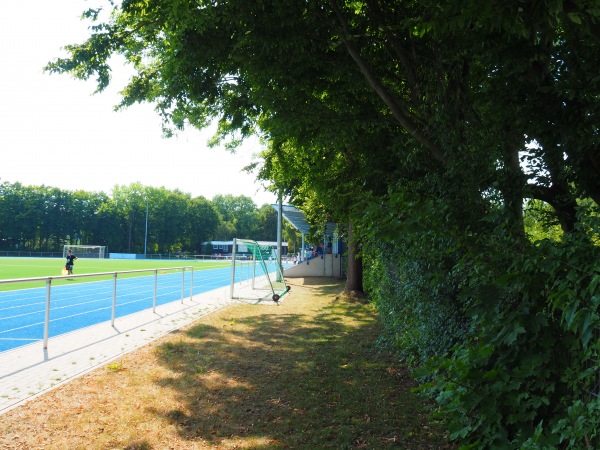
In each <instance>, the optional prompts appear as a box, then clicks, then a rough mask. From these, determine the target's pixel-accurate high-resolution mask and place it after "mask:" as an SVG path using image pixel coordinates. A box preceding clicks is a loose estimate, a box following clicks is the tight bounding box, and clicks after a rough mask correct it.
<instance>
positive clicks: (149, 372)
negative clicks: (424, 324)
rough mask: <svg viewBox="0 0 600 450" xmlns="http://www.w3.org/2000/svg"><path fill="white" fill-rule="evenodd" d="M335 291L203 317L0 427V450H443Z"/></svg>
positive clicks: (437, 431) (353, 310)
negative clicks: (22, 449)
mask: <svg viewBox="0 0 600 450" xmlns="http://www.w3.org/2000/svg"><path fill="white" fill-rule="evenodd" d="M341 289H342V285H341V284H340V282H338V281H332V280H324V283H323V284H322V285H318V284H316V285H310V284H307V283H304V284H299V285H297V286H294V288H293V290H292V292H291V294H290V295H289V296H288V297H286V299H285V301H283V302H281V304H280V305H279V306H278V307H277V308H275V309H274V308H273V307H272V306H266V305H265V306H257V305H248V304H243V305H239V304H238V305H232V306H230V307H227V308H224V309H222V310H220V311H218V312H216V313H213V314H211V315H209V316H206V317H203V318H202V319H200V320H199V321H198V322H196V323H195V324H193V325H191V326H188V327H186V328H184V329H181V330H179V331H178V332H175V333H172V334H170V335H168V336H165V337H164V338H161V339H160V340H158V341H156V342H154V343H153V344H149V345H147V346H145V347H143V348H141V349H138V350H136V351H135V352H132V353H130V354H128V355H126V356H125V357H123V358H122V359H121V360H119V361H118V362H116V363H111V364H110V365H109V366H108V367H107V368H108V371H107V370H100V371H94V372H92V373H90V374H88V375H86V376H84V377H82V378H80V379H77V380H75V381H73V382H71V383H69V384H66V385H64V386H62V387H60V388H58V389H56V390H55V391H52V392H51V393H49V394H47V395H45V396H43V397H41V398H38V399H37V400H34V401H32V402H30V403H28V404H26V405H25V406H23V407H20V408H17V409H15V410H13V411H11V412H9V413H7V414H5V415H4V416H0V436H2V437H0V447H2V445H4V444H5V443H11V445H13V444H15V443H18V444H19V445H21V446H22V447H25V448H26V447H27V446H29V448H36V445H37V444H36V442H43V443H44V446H43V448H48V449H59V448H60V449H62V448H98V449H100V448H152V449H160V448H172V449H209V448H210V449H216V448H219V449H233V448H238V449H240V448H242V449H279V448H306V449H317V448H369V449H375V448H377V449H385V448H403V449H411V448H418V449H427V448H432V449H433V448H435V449H439V448H445V447H446V445H447V444H446V438H445V433H444V431H443V429H442V428H441V427H439V426H438V424H436V423H434V422H433V421H431V420H430V419H428V414H429V412H430V409H429V408H430V406H429V405H428V404H424V403H423V401H422V399H420V398H418V397H416V395H415V394H414V393H413V392H412V391H411V389H412V387H414V384H413V382H412V381H411V380H410V377H409V376H408V373H407V371H406V370H405V369H404V368H403V367H402V366H401V365H399V364H398V361H397V360H396V359H395V358H394V357H393V355H390V354H388V353H386V352H385V351H382V350H381V349H378V348H376V345H375V342H376V340H377V338H378V336H379V333H380V325H379V323H378V321H377V317H376V314H375V312H374V311H373V309H372V308H371V306H369V305H368V304H366V303H365V302H356V301H346V300H345V299H344V297H343V296H340V295H339V292H340V291H341ZM113 364H117V365H118V367H121V368H123V367H126V368H127V370H112V369H111V368H110V366H111V365H113ZM50 410H52V411H53V412H52V413H51V412H50ZM142 436H143V438H141V437H142ZM38 447H39V446H38ZM8 448H10V447H8ZM448 448H449V447H448Z"/></svg>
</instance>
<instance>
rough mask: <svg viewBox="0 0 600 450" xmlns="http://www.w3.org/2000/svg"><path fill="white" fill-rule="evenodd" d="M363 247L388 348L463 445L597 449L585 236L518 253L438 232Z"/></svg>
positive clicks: (597, 329)
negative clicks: (410, 372)
mask: <svg viewBox="0 0 600 450" xmlns="http://www.w3.org/2000/svg"><path fill="white" fill-rule="evenodd" d="M588 231H589V230H588ZM478 241H479V242H478ZM455 244H456V245H455ZM503 245H504V248H502V246H503ZM366 247H367V250H366V251H365V263H366V264H365V268H366V271H365V272H366V277H365V278H366V288H367V290H368V292H369V294H370V295H371V297H372V299H373V301H374V303H375V304H376V306H377V308H378V311H379V313H380V317H381V319H382V321H383V323H384V325H385V329H386V336H385V340H386V341H387V343H388V344H389V345H393V346H394V348H395V349H396V350H397V351H398V354H399V356H400V357H401V358H402V359H403V360H405V361H406V362H407V363H409V364H410V366H411V367H412V368H413V369H414V373H415V376H416V377H417V378H419V379H420V380H422V381H423V385H422V388H421V390H422V391H423V392H424V393H427V394H429V395H430V396H432V397H434V398H435V399H436V400H437V402H438V404H439V414H440V415H441V416H442V417H443V418H444V420H445V421H446V423H447V425H448V427H449V429H450V433H451V436H452V438H453V439H455V440H456V441H457V442H458V443H459V444H460V445H461V446H462V448H482V449H483V448H485V449H490V448H497V449H507V448H510V449H517V448H524V449H533V448H535V449H540V448H548V449H553V448H570V449H586V448H600V426H599V425H600V401H599V397H598V396H599V394H600V363H599V356H600V355H599V351H600V339H599V337H600V316H599V314H598V307H599V306H600V289H599V288H600V265H599V263H598V262H599V261H600V251H599V249H598V247H597V246H596V245H594V243H593V242H592V240H590V233H589V232H587V233H586V232H583V230H580V232H576V233H571V234H569V235H566V236H565V237H564V239H563V241H562V242H557V241H552V240H542V241H539V242H536V243H534V244H531V245H528V246H526V247H525V248H521V249H518V251H515V250H514V249H511V248H510V247H509V246H508V241H506V242H503V241H502V238H501V237H498V238H497V240H494V238H490V236H489V235H488V236H486V237H485V238H484V237H481V236H480V237H477V236H471V242H470V243H469V245H462V246H461V245H458V244H457V243H456V242H454V243H453V242H452V241H451V239H450V238H449V237H448V234H441V233H440V234H438V235H437V236H435V235H431V234H429V235H424V234H420V233H415V234H411V235H409V234H405V235H404V239H402V240H398V239H396V240H395V242H394V243H391V244H379V245H378V244H375V243H374V241H373V242H369V243H368V245H367V246H366ZM492 247H493V249H492ZM457 248H461V249H464V250H465V251H467V252H468V251H473V250H475V249H477V248H478V249H479V252H478V253H471V254H469V255H468V257H467V255H465V254H464V253H461V252H459V251H458V250H452V249H457ZM469 249H470V250H469ZM492 250H493V251H492ZM464 261H469V264H465V263H464Z"/></svg>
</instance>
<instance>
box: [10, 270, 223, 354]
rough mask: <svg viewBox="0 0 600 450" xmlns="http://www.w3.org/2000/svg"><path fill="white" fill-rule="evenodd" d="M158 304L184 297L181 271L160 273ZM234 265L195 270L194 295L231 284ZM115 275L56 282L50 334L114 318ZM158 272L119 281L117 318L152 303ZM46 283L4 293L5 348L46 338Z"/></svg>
mask: <svg viewBox="0 0 600 450" xmlns="http://www.w3.org/2000/svg"><path fill="white" fill-rule="evenodd" d="M157 280H158V281H157V291H156V305H163V304H166V303H169V302H173V301H177V300H179V301H181V297H182V295H181V286H182V275H181V272H174V273H169V274H159V275H158V278H157ZM230 283H231V269H230V268H222V269H210V270H195V271H194V289H193V294H194V295H196V294H201V293H203V292H207V291H211V290H213V289H218V288H221V287H224V286H228V285H229V284H230ZM183 284H184V292H183V295H184V297H186V298H187V297H189V295H190V289H191V273H190V272H186V273H185V282H184V283H183ZM113 286H114V283H113V279H112V278H110V279H107V280H106V281H94V282H88V283H86V282H80V283H73V284H70V285H61V286H52V289H51V297H50V325H49V333H48V335H49V337H54V336H58V335H60V334H63V333H68V332H70V331H74V330H78V329H80V328H84V327H88V326H90V325H95V324H98V323H101V322H106V321H110V320H111V315H112V304H113ZM153 293H154V275H153V274H152V275H149V276H141V277H136V278H120V279H118V280H117V295H116V305H117V306H116V310H115V317H123V316H125V315H127V314H132V313H135V312H138V311H143V310H145V309H150V308H152V302H153V297H154V294H153ZM45 312H46V287H45V286H44V287H39V288H33V289H23V290H15V291H6V292H0V352H3V351H6V350H10V349H13V348H16V347H20V346H22V345H26V344H29V343H32V342H36V341H41V340H43V337H44V317H45Z"/></svg>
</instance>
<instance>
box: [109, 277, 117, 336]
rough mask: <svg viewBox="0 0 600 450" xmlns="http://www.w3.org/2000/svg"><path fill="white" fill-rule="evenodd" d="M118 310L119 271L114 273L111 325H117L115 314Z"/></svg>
mask: <svg viewBox="0 0 600 450" xmlns="http://www.w3.org/2000/svg"><path fill="white" fill-rule="evenodd" d="M116 311H117V272H115V273H114V274H113V299H112V316H111V319H110V324H111V326H113V327H114V326H115V316H116Z"/></svg>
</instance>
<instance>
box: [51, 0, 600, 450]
mask: <svg viewBox="0 0 600 450" xmlns="http://www.w3.org/2000/svg"><path fill="white" fill-rule="evenodd" d="M110 3H111V5H113V3H112V2H110ZM113 8H114V13H113V14H112V15H111V16H110V17H108V18H107V20H104V19H103V16H102V15H101V9H93V8H91V9H88V10H87V11H86V12H85V13H84V17H86V18H88V19H90V20H91V21H92V27H91V28H90V37H89V38H88V39H87V40H86V42H84V43H82V44H76V45H71V46H67V47H66V50H67V51H68V52H69V56H68V57H67V58H63V59H58V60H56V61H54V62H52V63H50V64H49V65H48V66H47V67H46V69H47V70H48V71H50V72H62V73H69V74H71V75H73V76H75V77H79V78H82V79H87V78H89V77H91V76H96V77H97V78H96V80H97V83H98V90H100V91H102V90H103V89H104V88H105V87H106V86H107V84H108V83H109V82H110V70H111V68H110V64H111V63H112V61H113V59H112V58H111V57H112V56H113V55H115V54H119V55H122V56H123V57H124V58H125V59H126V60H127V61H128V62H129V63H130V64H131V65H132V67H133V68H134V69H135V71H136V73H135V75H134V76H133V77H132V78H131V79H130V80H129V83H128V85H127V86H125V88H124V89H123V91H122V94H123V98H122V102H121V104H120V105H118V106H119V107H120V108H125V107H127V106H128V105H131V104H133V103H135V102H143V101H148V102H151V103H153V104H154V105H156V109H157V111H158V112H159V113H160V114H161V116H162V117H163V119H164V123H165V128H166V130H167V134H169V133H170V132H171V131H173V130H177V129H181V128H183V127H185V126H195V127H199V128H201V127H203V126H205V125H206V124H207V123H209V122H210V121H212V120H217V121H218V122H219V130H218V138H220V139H227V138H229V137H231V138H232V140H231V142H232V143H235V141H236V140H237V139H239V138H242V137H244V136H248V135H251V134H253V133H256V134H259V135H261V137H262V138H263V139H264V140H265V142H268V143H269V147H268V149H267V150H266V151H265V152H264V154H263V155H262V156H263V163H262V165H261V166H260V167H258V168H257V169H258V175H259V177H260V178H262V179H263V180H266V181H267V182H270V183H271V184H272V186H273V188H274V189H277V190H280V191H283V192H284V193H285V195H287V196H289V198H290V199H291V201H292V202H293V204H294V205H296V206H298V207H299V208H301V209H303V210H304V212H305V213H307V215H309V217H311V218H313V220H315V221H318V220H330V221H334V222H338V223H344V224H347V230H346V231H347V236H348V238H349V239H350V244H351V245H350V247H349V249H350V252H349V270H348V282H347V289H348V290H349V291H351V290H356V291H361V290H363V288H364V289H365V290H366V291H367V293H368V294H369V296H370V298H371V299H372V301H373V302H374V304H375V305H376V307H377V310H378V312H379V316H380V318H381V320H382V322H383V324H384V327H385V330H386V331H385V336H383V338H382V340H381V341H382V342H386V343H387V344H388V345H389V346H390V347H391V348H393V349H395V350H396V351H397V352H398V355H399V358H402V360H403V361H405V362H406V363H407V364H408V365H410V367H411V368H413V369H414V370H415V371H414V373H415V376H416V377H417V378H418V379H419V380H420V381H421V382H422V383H423V384H422V389H423V392H424V393H427V394H428V395H430V396H431V397H432V398H434V399H436V400H437V402H438V405H439V410H440V411H439V412H440V415H439V417H441V418H443V421H444V425H445V426H446V427H447V428H448V430H449V432H450V437H451V438H452V439H453V440H455V441H457V443H458V444H459V445H461V446H464V448H486V449H487V448H502V449H504V448H511V449H512V448H527V449H533V448H536V449H537V448H573V449H582V448H600V375H599V374H600V315H599V312H598V309H599V307H600V267H599V262H598V261H600V258H599V256H600V251H599V250H600V249H599V246H598V242H599V239H600V238H599V233H600V220H598V217H599V216H598V206H599V202H600V156H599V155H600V153H599V151H598V142H599V140H598V137H599V129H598V116H599V111H600V103H599V102H600V77H599V76H598V66H597V64H598V61H600V51H599V50H600V3H599V2H598V0H570V1H562V0H548V1H527V0H505V1H502V2H481V1H479V0H460V1H459V0H449V1H445V2H437V1H430V0H410V1H404V0H395V1H383V0H358V1H345V0H314V1H310V2H306V1H296V0H277V1H275V0H255V1H252V2H248V1H246V0H230V1H227V2H214V1H205V0H194V1H181V0H127V1H124V2H122V3H120V4H119V5H116V6H109V9H110V10H113ZM397 413H398V414H401V413H402V412H401V411H398V412H397Z"/></svg>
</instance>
